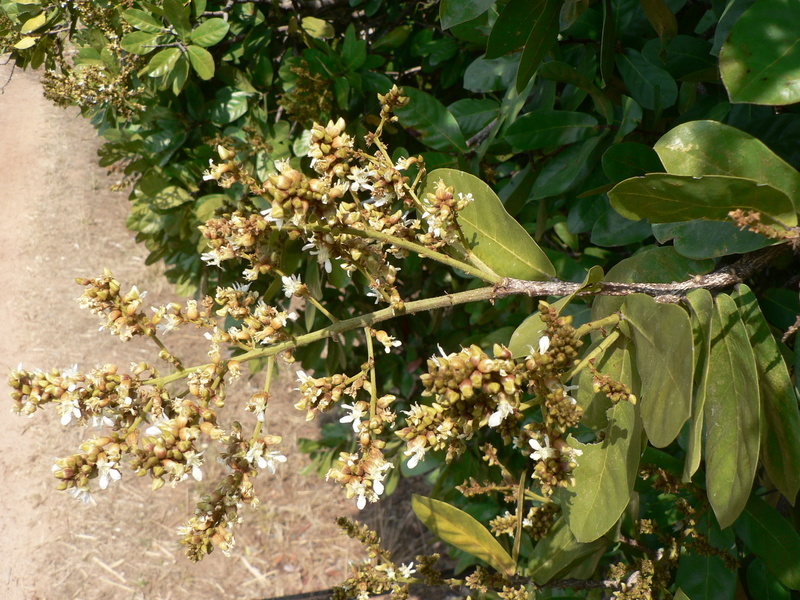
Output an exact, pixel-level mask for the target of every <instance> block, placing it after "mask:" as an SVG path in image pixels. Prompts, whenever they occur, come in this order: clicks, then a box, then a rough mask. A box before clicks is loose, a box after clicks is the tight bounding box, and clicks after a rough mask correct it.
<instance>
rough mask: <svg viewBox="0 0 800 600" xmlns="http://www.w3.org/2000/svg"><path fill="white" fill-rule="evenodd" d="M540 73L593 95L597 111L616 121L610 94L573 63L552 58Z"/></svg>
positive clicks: (609, 120) (549, 78)
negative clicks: (569, 63)
mask: <svg viewBox="0 0 800 600" xmlns="http://www.w3.org/2000/svg"><path fill="white" fill-rule="evenodd" d="M565 6H566V4H565ZM539 74H540V75H541V76H542V77H543V78H544V79H548V80H550V81H558V82H559V83H568V84H570V85H574V86H575V87H576V88H578V89H580V90H583V91H584V92H586V93H587V94H589V95H590V96H591V97H592V101H593V102H594V106H595V108H596V109H597V112H598V113H600V114H601V115H602V116H603V118H604V119H605V120H606V123H609V124H610V123H612V122H613V121H614V105H613V104H612V103H611V100H609V98H608V96H606V94H605V93H604V92H603V91H602V90H601V89H600V88H599V87H597V86H596V85H595V84H594V82H593V81H592V80H591V79H590V78H589V77H587V76H586V75H584V74H583V73H581V72H580V71H578V69H576V68H575V67H573V66H572V65H568V64H567V63H564V62H561V61H557V60H550V61H548V62H546V63H544V64H543V65H542V66H541V67H540V69H539ZM584 114H585V113H584Z"/></svg>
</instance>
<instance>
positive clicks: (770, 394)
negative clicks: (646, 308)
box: [732, 284, 800, 504]
mask: <svg viewBox="0 0 800 600" xmlns="http://www.w3.org/2000/svg"><path fill="white" fill-rule="evenodd" d="M732 297H733V299H734V301H735V302H736V305H737V306H738V307H739V312H740V314H741V316H742V320H743V321H744V324H745V327H746V329H747V334H748V336H749V338H750V344H751V345H752V347H753V352H754V354H755V359H756V369H757V370H758V384H759V389H760V393H761V410H762V412H763V432H762V435H763V439H762V440H761V460H762V462H763V463H764V466H765V467H766V469H767V473H768V474H769V476H770V479H772V482H773V483H774V484H775V486H776V487H777V488H778V489H779V490H780V492H781V493H782V494H783V495H784V496H786V498H787V499H788V500H789V502H791V503H792V504H794V502H795V499H796V498H797V492H798V490H800V469H798V465H800V411H799V410H798V406H797V397H796V396H795V393H794V386H793V385H792V379H791V377H790V376H789V369H788V367H787V366H786V362H785V361H784V360H783V355H782V354H781V351H780V349H779V348H778V344H777V342H776V341H775V338H774V337H773V336H772V333H771V332H770V329H769V325H768V324H767V320H766V319H765V318H764V315H763V314H762V313H761V309H760V308H759V306H758V301H757V300H756V297H755V295H754V294H753V292H752V291H750V288H748V287H747V286H746V285H744V284H741V285H739V286H738V287H737V288H736V291H735V292H734V293H733V294H732Z"/></svg>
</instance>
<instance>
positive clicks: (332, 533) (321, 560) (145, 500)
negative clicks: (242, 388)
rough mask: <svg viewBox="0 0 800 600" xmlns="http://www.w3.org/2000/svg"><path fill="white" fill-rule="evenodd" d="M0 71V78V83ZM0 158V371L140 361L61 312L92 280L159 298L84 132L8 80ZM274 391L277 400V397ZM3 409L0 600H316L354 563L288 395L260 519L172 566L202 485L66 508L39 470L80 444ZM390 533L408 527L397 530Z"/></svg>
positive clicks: (70, 308) (76, 436)
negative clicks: (217, 546)
mask: <svg viewBox="0 0 800 600" xmlns="http://www.w3.org/2000/svg"><path fill="white" fill-rule="evenodd" d="M9 72H10V66H8V65H6V66H0V82H4V81H5V80H6V78H7V77H8V74H9ZM0 144H1V146H0V147H2V152H0V156H2V160H0V209H1V210H2V215H3V223H4V226H3V227H2V228H0V268H1V269H2V275H3V284H2V287H0V310H2V316H1V317H0V323H2V330H1V331H0V346H1V347H2V351H0V372H2V373H7V372H8V370H9V369H11V368H14V367H16V366H17V365H18V364H19V363H22V364H23V366H24V367H26V368H29V369H33V368H47V367H52V366H58V367H67V366H71V365H73V364H75V363H77V364H78V366H79V367H80V368H82V369H88V368H91V366H93V365H94V364H102V363H106V362H118V363H119V364H121V365H127V364H128V363H129V362H130V361H131V360H134V359H135V360H142V359H143V358H145V357H152V356H153V353H152V352H151V351H150V350H149V349H146V347H145V346H136V345H122V344H120V343H119V342H118V341H117V340H116V338H114V337H112V336H111V335H109V334H108V333H107V332H105V331H102V332H98V331H97V322H96V321H95V317H93V316H92V315H90V314H88V313H84V312H83V311H81V310H80V309H79V307H78V306H77V304H76V303H75V302H74V299H75V298H76V297H77V296H78V295H79V294H80V287H79V286H77V285H76V284H75V283H74V278H75V277H79V276H82V277H87V276H96V275H99V274H101V273H102V269H103V267H105V266H108V267H109V268H111V269H112V270H113V272H114V274H115V275H116V276H117V278H118V279H120V280H121V281H122V282H123V285H131V284H134V283H136V284H138V285H139V287H140V289H148V290H149V292H150V294H151V295H150V297H148V300H149V301H151V302H152V303H156V302H158V301H166V300H168V299H171V298H172V295H171V290H170V289H169V286H168V285H166V284H165V283H164V282H163V280H162V279H161V278H160V270H159V268H158V267H157V266H154V267H147V266H145V265H144V257H145V255H146V252H145V251H144V249H143V248H140V247H138V246H137V245H136V244H135V243H134V241H133V239H132V236H131V234H130V233H129V232H128V231H127V230H126V229H125V228H124V218H125V215H126V213H127V200H126V194H125V193H116V194H115V193H112V192H109V191H108V186H109V183H110V182H109V180H108V179H107V178H106V174H105V171H104V170H103V169H101V168H99V167H97V166H96V162H95V161H96V150H97V147H98V141H97V139H96V137H95V134H94V131H93V129H92V128H91V127H90V126H89V124H88V123H86V122H85V121H84V120H82V119H81V118H80V116H79V115H78V114H77V112H76V111H64V110H62V109H59V108H57V107H54V106H52V105H51V104H50V103H49V102H47V101H46V100H45V99H44V98H43V97H42V94H41V88H40V86H39V83H38V79H37V75H36V74H35V73H23V72H21V71H19V70H18V71H16V73H15V74H14V77H13V79H12V80H11V81H10V83H9V84H8V85H7V87H6V88H5V91H4V93H3V94H2V95H0ZM176 335H178V336H181V335H183V336H185V337H184V338H179V339H177V340H171V341H173V343H174V342H175V341H177V343H178V345H179V347H180V348H183V349H184V350H187V351H190V353H191V352H195V354H196V355H197V353H198V351H199V352H201V353H202V352H203V351H204V350H203V349H202V345H201V344H199V343H195V339H194V338H192V334H191V333H189V334H181V333H178V334H176ZM282 385H283V387H284V388H285V389H287V390H288V388H289V387H291V385H292V383H291V382H290V381H289V380H284V381H283V383H282ZM2 395H3V396H5V393H3V394H2ZM7 402H8V403H7V404H6V405H5V406H6V408H2V407H0V426H1V427H2V434H0V474H1V476H2V484H3V493H2V494H0V532H2V536H3V543H2V544H0V597H1V598H4V599H5V600H37V599H41V600H44V599H47V600H62V599H67V598H70V599H72V598H80V599H85V600H91V599H99V598H104V599H108V598H137V599H138V598H142V599H160V598H164V599H167V598H192V599H195V600H203V599H206V598H208V599H210V598H212V597H213V598H216V599H220V598H225V599H233V598H243V599H255V598H264V597H272V596H281V595H283V594H290V593H298V592H307V591H313V590H318V589H324V588H326V587H328V586H330V585H333V584H336V583H338V582H340V581H341V579H342V577H343V575H344V574H345V572H346V569H347V564H348V561H349V560H361V558H362V554H361V552H360V549H359V548H357V547H356V545H355V544H354V543H353V542H351V541H350V540H348V539H346V538H345V537H344V536H342V535H341V534H340V533H339V531H338V529H337V528H336V526H335V525H334V523H333V519H334V517H335V516H336V515H338V514H342V513H349V514H351V515H352V514H353V509H352V506H351V504H352V503H351V502H348V501H345V500H344V499H343V498H342V496H341V494H338V493H336V492H334V488H332V487H331V485H330V484H326V483H325V482H321V481H318V480H315V479H312V478H307V477H300V476H298V475H297V474H296V472H297V471H298V470H299V468H300V467H301V466H302V465H303V464H305V457H304V456H302V455H300V454H298V453H297V452H296V451H295V450H294V449H293V448H294V444H295V442H296V440H297V438H298V437H312V436H313V435H314V433H315V428H314V427H313V425H309V424H307V423H305V421H304V419H303V415H302V414H300V413H297V411H293V410H292V409H291V408H290V404H291V399H289V398H288V392H287V394H286V395H284V397H283V399H282V400H281V399H280V397H279V401H278V402H273V404H277V405H278V406H276V411H277V412H276V413H275V416H274V417H273V418H275V419H277V420H279V423H280V433H281V434H282V435H284V441H285V447H286V450H285V451H286V454H287V455H288V456H289V463H288V467H287V468H286V469H284V470H283V471H282V472H279V474H278V475H276V476H275V477H273V478H271V479H268V478H266V477H262V478H259V480H261V479H263V481H259V482H258V484H257V490H258V491H259V495H260V496H261V498H262V502H263V504H262V508H261V509H260V510H259V511H258V512H254V513H253V514H248V515H246V516H247V520H246V522H245V524H244V526H243V529H242V530H241V533H240V534H239V536H238V543H237V547H236V549H235V551H234V553H233V556H232V557H231V558H225V557H224V556H222V555H221V553H219V552H216V553H214V554H213V555H212V556H210V557H209V558H207V559H206V560H205V561H203V562H202V563H200V564H199V565H195V564H192V563H190V562H189V561H188V560H187V559H185V558H184V556H183V552H182V550H181V548H180V546H179V545H178V543H177V539H178V538H177V536H176V535H175V528H176V527H177V526H178V525H180V524H181V523H182V522H183V521H184V520H185V519H186V518H187V517H188V516H189V515H190V514H191V512H192V510H193V501H194V500H196V499H197V497H198V495H199V494H200V493H202V492H204V491H207V490H208V489H209V488H208V487H207V486H203V485H200V484H193V485H190V486H184V487H178V488H176V489H170V488H169V486H167V487H165V488H164V489H162V490H160V491H158V492H151V491H150V485H149V481H145V480H144V479H137V478H135V477H131V476H130V474H129V473H126V474H125V476H124V477H123V480H122V481H121V482H120V483H118V484H115V485H113V486H111V487H110V488H109V489H108V490H106V492H104V493H102V494H98V495H97V501H98V505H97V506H95V507H90V506H87V505H83V504H80V503H78V502H76V501H75V500H73V499H72V498H70V497H69V496H67V495H66V494H64V493H61V492H57V491H56V490H55V484H56V480H55V479H54V478H52V476H51V474H50V468H51V465H52V464H53V458H54V457H57V456H64V455H68V454H72V453H74V452H76V451H77V446H78V444H79V443H80V441H81V440H82V439H84V438H85V437H88V436H89V435H90V434H91V432H87V431H81V430H80V429H65V428H62V426H61V425H60V423H59V419H58V416H57V415H54V414H53V413H52V412H49V413H45V414H43V413H38V414H37V415H35V416H34V417H33V418H32V419H25V418H20V417H17V416H14V415H12V414H11V413H10V410H9V408H10V399H8V400H7ZM211 475H213V473H212V474H209V475H207V477H206V480H208V479H209V478H210V476H211ZM203 483H206V482H205V481H204V482H203ZM258 486H260V487H258ZM248 512H249V511H248ZM375 514H376V513H373V518H374V516H375ZM378 518H379V519H380V515H379V516H378ZM392 518H393V519H394V520H395V521H397V519H398V516H397V514H395V513H393V517H392ZM397 525H398V527H400V528H406V527H408V523H407V522H406V520H405V517H402V518H401V519H400V520H399V521H397Z"/></svg>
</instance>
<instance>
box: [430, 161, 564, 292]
mask: <svg viewBox="0 0 800 600" xmlns="http://www.w3.org/2000/svg"><path fill="white" fill-rule="evenodd" d="M440 179H441V180H443V181H444V182H445V184H446V185H448V186H453V188H454V190H455V193H462V194H472V197H473V201H472V202H470V203H469V204H468V205H467V207H466V208H465V209H464V210H462V211H461V212H460V213H459V214H458V224H459V225H460V227H461V231H462V232H463V233H464V237H465V239H466V240H467V242H468V243H469V245H470V248H471V249H472V251H473V252H474V253H475V255H476V256H477V257H478V258H479V259H480V260H481V261H483V262H484V263H485V264H486V265H487V266H489V268H491V269H492V270H494V272H495V273H497V274H498V275H501V276H503V277H515V278H517V279H527V280H542V279H546V278H548V277H553V276H555V269H554V268H553V265H552V264H551V263H550V260H549V259H548V258H547V256H546V255H545V253H544V252H542V249H541V248H539V246H538V244H537V243H536V242H534V241H533V238H532V237H531V236H530V235H529V234H528V232H527V231H525V229H523V227H522V225H520V224H519V223H518V222H517V221H516V219H514V218H513V217H511V216H510V215H509V214H508V213H507V212H506V209H505V208H504V207H503V203H502V202H501V201H500V198H498V197H497V194H495V193H494V191H492V189H491V188H490V187H489V186H488V185H486V183H484V182H483V181H481V180H480V179H478V178H477V177H475V176H474V175H470V174H469V173H464V172H463V171H457V170H455V169H436V170H435V171H432V172H431V173H429V174H428V177H427V179H426V182H425V186H424V188H423V190H422V192H421V193H422V195H423V196H424V195H425V194H427V193H429V192H431V193H432V192H433V190H434V189H435V187H436V184H437V182H438V181H439V180H440Z"/></svg>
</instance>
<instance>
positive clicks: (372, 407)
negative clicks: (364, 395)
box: [364, 327, 378, 419]
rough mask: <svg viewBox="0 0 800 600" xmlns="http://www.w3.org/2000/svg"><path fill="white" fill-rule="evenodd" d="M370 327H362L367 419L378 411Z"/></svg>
mask: <svg viewBox="0 0 800 600" xmlns="http://www.w3.org/2000/svg"><path fill="white" fill-rule="evenodd" d="M371 329H372V328H371V327H364V333H365V334H366V336H367V357H368V360H369V384H370V390H369V418H370V419H372V417H374V416H375V412H376V411H377V410H378V393H377V391H378V383H377V377H376V376H375V352H374V350H373V348H372V332H371V331H370V330H371Z"/></svg>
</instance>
